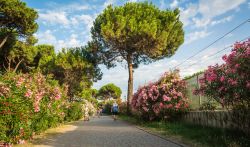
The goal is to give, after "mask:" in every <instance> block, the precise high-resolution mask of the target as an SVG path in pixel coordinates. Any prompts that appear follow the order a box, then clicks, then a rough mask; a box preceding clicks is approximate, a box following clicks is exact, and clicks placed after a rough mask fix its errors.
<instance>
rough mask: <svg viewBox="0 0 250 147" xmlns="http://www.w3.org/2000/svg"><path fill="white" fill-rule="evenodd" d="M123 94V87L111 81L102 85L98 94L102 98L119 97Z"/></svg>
mask: <svg viewBox="0 0 250 147" xmlns="http://www.w3.org/2000/svg"><path fill="white" fill-rule="evenodd" d="M121 94H122V91H121V89H120V88H119V87H117V86H116V85H115V84H113V83H109V84H107V85H104V86H102V87H101V88H100V89H99V92H98V96H99V97H100V98H101V99H110V98H113V99H117V98H120V97H121Z"/></svg>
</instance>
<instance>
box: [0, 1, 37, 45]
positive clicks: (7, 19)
mask: <svg viewBox="0 0 250 147" xmlns="http://www.w3.org/2000/svg"><path fill="white" fill-rule="evenodd" d="M37 17H38V15H37V12H36V11H35V10H34V9H32V8H29V7H27V6H26V4H25V3H24V2H22V1H20V0H1V2H0V32H1V35H0V37H1V38H0V49H1V48H2V47H3V45H4V44H5V43H6V41H7V40H8V38H9V37H10V36H11V34H16V35H17V36H19V37H27V36H31V35H32V34H33V33H34V32H36V31H37V28H38V25H37V23H36V22H35V20H36V19H37Z"/></svg>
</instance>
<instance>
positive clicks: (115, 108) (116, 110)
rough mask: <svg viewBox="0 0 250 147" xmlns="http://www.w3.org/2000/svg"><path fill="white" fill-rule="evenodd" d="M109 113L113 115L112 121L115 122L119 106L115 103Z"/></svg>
mask: <svg viewBox="0 0 250 147" xmlns="http://www.w3.org/2000/svg"><path fill="white" fill-rule="evenodd" d="M111 112H112V115H113V119H114V120H116V119H117V116H116V115H117V114H118V112H119V106H118V104H117V103H116V102H114V103H113V106H112V107H111Z"/></svg>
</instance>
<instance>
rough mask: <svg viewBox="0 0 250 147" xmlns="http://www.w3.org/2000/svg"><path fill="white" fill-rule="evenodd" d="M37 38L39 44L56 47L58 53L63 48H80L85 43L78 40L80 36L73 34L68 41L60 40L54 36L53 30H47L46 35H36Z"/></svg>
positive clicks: (40, 33)
mask: <svg viewBox="0 0 250 147" xmlns="http://www.w3.org/2000/svg"><path fill="white" fill-rule="evenodd" d="M35 37H37V38H38V44H51V45H53V46H55V49H56V51H57V52H58V51H60V50H61V49H62V48H68V47H78V46H81V45H83V43H84V42H81V41H80V40H79V39H78V36H77V35H76V34H71V36H70V37H69V38H68V39H67V40H58V39H57V38H56V37H55V36H54V35H53V33H52V31H51V30H46V31H45V32H44V33H42V32H39V33H36V34H35Z"/></svg>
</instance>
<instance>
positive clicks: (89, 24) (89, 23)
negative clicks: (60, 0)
mask: <svg viewBox="0 0 250 147" xmlns="http://www.w3.org/2000/svg"><path fill="white" fill-rule="evenodd" d="M73 19H75V20H76V21H78V23H79V21H82V22H83V23H84V24H86V25H87V28H88V30H89V29H90V28H91V27H92V25H93V21H94V19H95V17H93V16H91V15H86V14H83V15H79V16H75V17H73Z"/></svg>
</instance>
